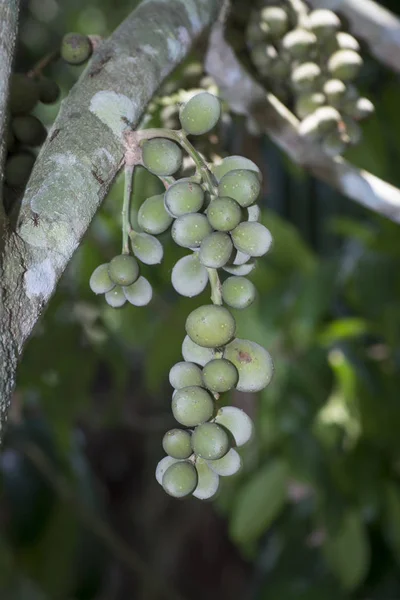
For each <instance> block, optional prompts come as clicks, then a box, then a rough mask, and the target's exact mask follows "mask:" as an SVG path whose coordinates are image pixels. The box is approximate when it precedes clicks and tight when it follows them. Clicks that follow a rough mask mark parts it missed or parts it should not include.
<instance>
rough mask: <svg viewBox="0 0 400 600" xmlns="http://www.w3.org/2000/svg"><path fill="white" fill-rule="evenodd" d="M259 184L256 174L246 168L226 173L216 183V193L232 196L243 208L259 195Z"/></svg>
mask: <svg viewBox="0 0 400 600" xmlns="http://www.w3.org/2000/svg"><path fill="white" fill-rule="evenodd" d="M260 191H261V185H260V180H259V178H258V177H257V174H256V173H254V171H249V170H246V169H237V170H234V171H229V173H226V175H224V176H223V177H222V179H221V181H220V182H219V184H218V194H219V195H220V196H223V197H228V198H233V199H234V200H236V202H237V203H238V204H240V206H242V207H243V208H245V207H247V206H250V205H251V204H253V203H254V202H255V201H256V200H257V198H258V196H259V195H260Z"/></svg>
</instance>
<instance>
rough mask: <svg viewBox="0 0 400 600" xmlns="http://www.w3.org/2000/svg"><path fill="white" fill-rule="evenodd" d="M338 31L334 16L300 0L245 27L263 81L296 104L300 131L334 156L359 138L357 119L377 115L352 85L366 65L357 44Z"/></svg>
mask: <svg viewBox="0 0 400 600" xmlns="http://www.w3.org/2000/svg"><path fill="white" fill-rule="evenodd" d="M294 7H296V8H297V10H296V9H295V8H294ZM340 28H341V22H340V19H339V17H338V16H337V15H336V14H335V13H334V12H332V11H330V10H326V9H317V10H312V11H309V9H308V7H307V6H306V5H305V4H304V3H303V2H302V0H300V1H299V3H296V4H295V3H293V2H287V4H286V3H282V5H281V6H271V5H269V6H264V7H263V8H260V9H258V10H255V11H253V12H252V14H251V17H250V20H249V23H248V27H247V40H248V46H249V50H250V55H251V59H252V61H253V63H254V65H255V66H256V68H257V70H258V72H259V73H260V75H261V77H262V78H264V79H266V80H267V81H268V85H269V86H270V88H271V89H273V91H274V93H275V94H276V95H277V96H278V97H280V98H281V99H282V100H283V101H284V102H285V103H292V104H293V110H294V112H295V114H296V115H297V116H298V118H299V119H300V120H301V123H300V126H299V131H300V133H301V134H302V135H304V136H307V137H309V138H311V139H313V140H314V141H316V142H319V143H320V144H321V146H322V147H323V149H324V151H325V152H326V153H327V154H329V155H331V156H337V155H340V154H342V153H343V152H344V151H345V149H346V147H347V145H349V144H357V143H358V142H359V141H360V140H361V137H362V130H361V127H360V125H359V121H361V120H363V119H365V118H367V117H369V116H370V115H371V114H372V113H373V112H374V106H373V104H372V102H371V101H370V100H368V99H367V98H362V97H360V95H359V93H358V90H357V88H356V87H355V85H354V83H353V82H354V79H355V78H356V77H357V75H358V73H359V71H360V68H361V66H362V64H363V60H362V58H361V56H360V53H359V51H360V46H359V43H358V41H357V40H356V39H355V38H354V37H353V36H352V35H350V34H349V33H347V32H344V31H340Z"/></svg>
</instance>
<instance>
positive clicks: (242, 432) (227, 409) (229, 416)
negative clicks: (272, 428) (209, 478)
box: [211, 406, 254, 464]
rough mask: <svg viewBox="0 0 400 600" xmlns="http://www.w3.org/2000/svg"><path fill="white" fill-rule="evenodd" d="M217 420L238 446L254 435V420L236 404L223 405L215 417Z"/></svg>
mask: <svg viewBox="0 0 400 600" xmlns="http://www.w3.org/2000/svg"><path fill="white" fill-rule="evenodd" d="M215 422H216V423H217V424H218V425H222V427H224V428H225V429H226V430H228V431H229V432H230V434H231V436H232V438H233V440H234V443H235V445H236V446H238V447H240V446H243V445H244V444H246V443H247V442H248V441H249V440H250V439H251V438H252V436H253V432H254V426H253V421H252V420H251V419H250V417H249V416H248V415H247V414H246V413H245V412H244V411H243V410H241V409H240V408H236V406H223V407H222V408H220V410H219V411H218V413H217V415H216V417H215ZM211 464H212V463H211Z"/></svg>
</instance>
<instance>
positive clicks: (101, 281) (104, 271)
mask: <svg viewBox="0 0 400 600" xmlns="http://www.w3.org/2000/svg"><path fill="white" fill-rule="evenodd" d="M89 285H90V289H91V290H92V292H94V293H95V294H105V293H106V292H109V291H110V290H112V289H113V287H114V286H115V283H114V282H113V281H111V279H110V276H109V274H108V263H105V264H103V265H99V266H98V267H97V268H96V269H95V270H94V271H93V273H92V276H91V277H90V280H89Z"/></svg>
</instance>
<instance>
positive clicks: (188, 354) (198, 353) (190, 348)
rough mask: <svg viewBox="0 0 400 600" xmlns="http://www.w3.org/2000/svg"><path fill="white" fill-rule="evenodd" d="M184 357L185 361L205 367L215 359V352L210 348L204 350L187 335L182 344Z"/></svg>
mask: <svg viewBox="0 0 400 600" xmlns="http://www.w3.org/2000/svg"><path fill="white" fill-rule="evenodd" d="M182 356H183V358H184V359H185V360H187V361H189V362H194V363H196V364H197V365H200V366H202V367H204V365H205V364H207V363H208V362H209V361H210V360H212V359H213V358H214V351H213V350H211V349H210V348H204V347H202V346H199V345H198V344H195V342H193V341H192V340H191V339H190V337H189V336H188V335H186V336H185V339H184V340H183V343H182Z"/></svg>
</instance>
